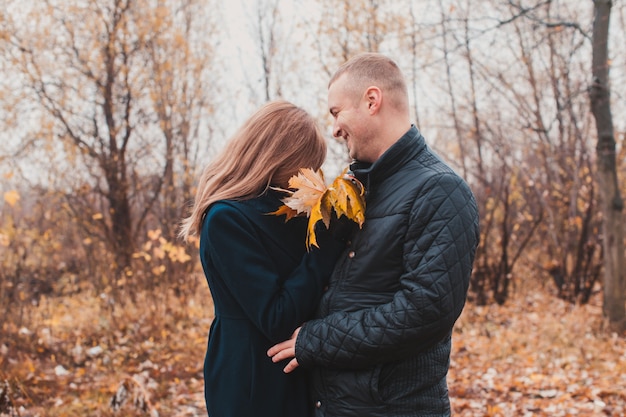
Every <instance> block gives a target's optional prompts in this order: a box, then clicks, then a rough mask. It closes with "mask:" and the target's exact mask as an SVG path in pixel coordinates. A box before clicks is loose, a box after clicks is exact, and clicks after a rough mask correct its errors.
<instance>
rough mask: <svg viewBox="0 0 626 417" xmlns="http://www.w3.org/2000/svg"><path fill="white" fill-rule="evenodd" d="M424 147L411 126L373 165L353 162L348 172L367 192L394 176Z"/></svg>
mask: <svg viewBox="0 0 626 417" xmlns="http://www.w3.org/2000/svg"><path fill="white" fill-rule="evenodd" d="M425 147H426V141H425V140H424V137H423V136H422V134H421V133H420V132H419V130H418V129H417V127H415V126H414V125H411V128H410V129H409V130H408V131H407V132H406V133H405V134H404V135H402V137H401V138H400V139H398V140H397V141H396V143H394V144H393V145H392V146H391V147H390V148H389V149H387V151H385V153H383V154H382V155H381V156H380V158H378V159H377V160H376V161H375V162H374V163H365V162H359V161H354V162H353V163H352V164H351V165H350V170H351V171H352V173H353V174H354V176H355V177H356V178H357V179H358V180H359V181H361V182H362V183H363V184H364V185H365V189H366V190H367V189H368V188H369V186H370V185H372V184H376V183H379V182H381V181H382V180H384V179H385V178H388V177H389V176H391V175H393V174H395V173H396V172H397V171H398V170H400V169H401V168H402V167H403V166H404V165H405V164H406V163H407V162H408V161H410V160H412V159H414V158H415V156H416V155H417V154H418V153H420V152H421V151H422V149H424V148H425Z"/></svg>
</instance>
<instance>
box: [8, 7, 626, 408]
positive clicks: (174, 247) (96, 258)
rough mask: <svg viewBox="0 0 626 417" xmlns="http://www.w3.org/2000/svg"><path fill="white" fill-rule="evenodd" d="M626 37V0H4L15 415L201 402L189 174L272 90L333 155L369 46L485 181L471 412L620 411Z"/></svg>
mask: <svg viewBox="0 0 626 417" xmlns="http://www.w3.org/2000/svg"><path fill="white" fill-rule="evenodd" d="M611 6H612V7H611ZM609 13H610V18H609ZM609 19H610V20H609ZM609 22H610V24H608V23H609ZM603 37H605V40H604V41H603V39H604V38H603ZM624 39H626V4H625V3H624V2H623V1H620V0H615V1H613V2H612V4H611V2H610V1H608V0H595V1H592V0H472V1H470V0H457V1H454V0H332V1H331V0H309V1H305V0H251V1H244V0H232V1H228V2H223V1H218V0H182V1H177V0H41V1H32V0H30V1H23V0H0V178H2V182H1V186H0V196H1V197H2V198H0V416H2V417H5V416H24V417H26V416H32V417H34V416H103V417H109V416H118V415H119V416H152V417H155V416H181V417H182V416H202V415H206V410H205V408H204V403H203V392H202V390H203V382H202V361H203V355H204V349H205V346H206V336H207V332H208V329H209V326H210V324H211V316H212V313H213V311H212V301H211V296H210V293H209V291H208V288H207V285H206V282H205V281H204V277H203V275H202V272H201V270H200V268H199V262H198V257H197V242H191V244H188V245H186V244H183V242H181V241H180V240H179V239H178V238H177V236H176V235H177V227H178V223H179V221H180V219H181V217H182V216H184V214H185V213H186V209H187V207H188V205H189V202H190V201H191V200H192V198H193V195H194V190H195V188H194V187H195V185H196V179H197V177H198V175H199V173H200V171H201V170H202V168H203V166H205V165H206V164H207V163H210V161H211V158H212V156H213V155H215V152H217V151H219V150H220V148H221V146H222V145H223V144H224V142H225V141H226V140H227V139H228V138H229V136H230V135H231V134H232V133H233V132H234V131H235V129H236V128H237V127H238V126H239V125H240V124H241V123H242V122H243V121H244V120H245V118H246V117H247V116H248V115H249V114H250V113H251V112H252V111H253V110H254V109H256V108H257V107H259V106H260V105H261V104H262V103H264V102H266V101H267V100H271V99H275V98H284V99H287V100H290V101H293V102H294V103H296V104H298V105H300V106H302V107H304V108H305V109H307V110H308V111H310V112H311V113H312V114H314V115H315V116H316V118H317V119H318V121H319V123H320V125H321V126H323V127H324V131H325V132H326V134H327V136H328V141H329V147H330V149H329V155H328V161H327V163H326V164H325V166H324V170H325V172H326V173H327V178H331V177H333V174H336V173H339V172H340V170H341V169H342V168H343V167H345V165H347V163H348V162H349V161H347V159H346V157H347V156H346V152H345V149H344V147H343V144H341V143H340V142H338V141H336V140H335V139H333V138H332V135H331V132H330V122H331V120H330V118H329V117H328V114H327V113H328V112H327V108H326V86H327V82H328V79H329V77H330V75H331V74H332V73H333V71H334V70H335V69H336V67H337V66H338V65H339V64H341V63H342V62H344V61H345V60H346V59H347V58H348V57H350V56H352V55H353V54H356V53H358V52H362V51H378V52H382V53H385V54H387V55H389V56H391V57H392V58H394V59H395V60H396V61H397V62H398V63H399V65H400V66H401V68H402V69H403V71H404V73H405V74H406V77H407V81H408V84H409V86H410V91H409V94H410V100H411V105H412V114H413V118H414V122H415V124H416V125H417V126H418V127H419V128H420V130H421V131H422V133H423V134H424V136H425V137H426V140H427V142H428V144H429V145H430V146H431V147H432V148H434V149H435V150H436V151H437V152H438V153H439V154H440V155H441V156H442V157H443V158H444V159H445V160H446V161H447V162H449V163H450V164H451V165H452V166H453V167H454V168H455V169H456V170H457V172H459V174H461V175H462V176H463V177H464V178H465V179H466V180H467V181H468V183H469V184H470V186H471V187H472V189H473V190H474V193H475V194H476V197H477V200H478V203H479V207H480V214H481V244H480V247H479V250H478V253H477V256H476V262H475V268H474V273H473V276H472V282H471V288H470V294H469V298H468V304H467V306H466V308H465V311H464V313H463V315H462V316H461V318H460V320H459V322H458V323H457V326H456V328H455V331H454V337H453V340H454V342H453V343H454V346H453V354H452V361H451V369H450V375H449V388H450V394H451V399H452V404H453V410H454V415H459V416H514V415H520V416H531V415H545V416H571V415H580V416H587V415H588V416H601V415H610V416H621V415H624V413H626V341H625V333H623V332H622V330H621V329H622V327H620V320H622V322H621V323H622V324H623V323H626V321H623V319H624V316H623V315H624V304H625V303H624V300H625V297H626V284H624V274H625V273H626V272H625V271H624V268H623V266H624V263H623V257H624V245H623V243H624V241H623V231H622V226H621V211H622V206H623V202H622V200H621V195H623V194H624V192H625V191H626V185H624V184H625V181H624V177H625V175H626V166H625V165H624V158H625V156H626V148H625V147H624V140H625V139H626V118H625V117H624V115H625V114H626V43H624ZM609 70H610V71H609ZM607 225H608V226H607Z"/></svg>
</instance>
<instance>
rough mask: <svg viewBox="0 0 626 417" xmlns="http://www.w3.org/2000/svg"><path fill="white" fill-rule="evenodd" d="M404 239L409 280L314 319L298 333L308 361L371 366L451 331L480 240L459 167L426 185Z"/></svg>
mask: <svg viewBox="0 0 626 417" xmlns="http://www.w3.org/2000/svg"><path fill="white" fill-rule="evenodd" d="M414 201H415V202H414V204H413V207H412V210H411V214H410V219H409V225H408V229H407V235H406V240H405V243H404V255H403V263H404V270H403V272H402V273H401V274H400V276H394V277H389V279H398V280H399V281H400V284H401V288H400V290H399V291H397V292H396V293H395V294H394V296H393V299H392V300H391V301H390V302H388V303H386V304H382V305H378V306H374V307H371V308H367V309H363V310H358V311H353V312H336V313H332V314H331V315H329V316H327V317H324V318H321V319H318V320H312V321H309V322H307V323H306V324H305V325H304V326H303V327H302V329H301V330H300V332H299V334H298V338H297V340H296V358H297V359H298V362H299V364H300V365H301V366H304V367H314V366H322V367H331V368H345V369H359V368H365V367H369V366H372V365H375V364H377V363H384V362H389V361H393V360H399V359H403V358H406V357H408V356H412V355H414V354H415V353H417V352H419V351H421V350H424V349H427V348H429V347H430V346H432V345H434V344H435V343H437V342H439V341H440V340H442V339H443V338H444V337H446V336H447V335H448V334H449V333H450V331H451V330H452V327H453V325H454V323H455V321H456V319H457V318H458V317H459V315H460V314H461V311H462V309H463V306H464V304H465V299H466V294H467V289H468V286H469V278H470V275H471V270H472V263H473V259H474V254H475V250H476V246H477V243H478V210H477V207H476V203H475V200H474V197H473V195H472V193H471V191H470V190H469V187H468V186H467V184H466V183H465V182H464V181H463V180H461V179H460V178H458V177H456V176H455V175H452V174H442V175H437V176H434V177H432V178H431V179H430V180H428V181H427V182H426V184H425V186H424V187H423V188H422V189H421V190H420V191H419V195H418V196H417V197H416V199H415V200H414Z"/></svg>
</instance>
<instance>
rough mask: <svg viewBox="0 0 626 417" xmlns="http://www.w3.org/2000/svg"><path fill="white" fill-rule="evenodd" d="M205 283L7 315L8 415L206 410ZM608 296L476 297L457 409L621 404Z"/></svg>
mask: <svg viewBox="0 0 626 417" xmlns="http://www.w3.org/2000/svg"><path fill="white" fill-rule="evenodd" d="M199 282H200V284H199V289H198V291H196V292H195V293H194V294H193V295H190V296H187V297H180V296H175V295H174V294H171V293H167V294H149V295H142V296H137V297H136V299H135V300H134V301H133V302H131V301H130V300H129V301H127V302H126V303H124V305H119V304H113V303H112V302H111V301H110V300H109V299H107V297H104V296H98V297H93V296H91V297H90V296H88V295H87V294H74V295H71V296H66V297H63V298H48V299H42V300H40V303H39V305H38V306H33V307H31V308H28V309H23V310H21V311H16V312H15V314H20V315H21V316H20V319H21V320H20V321H21V323H22V325H19V326H15V325H13V324H11V323H4V324H2V326H3V327H2V335H3V340H0V416H2V417H6V416H11V417H13V416H21V417H35V416H51V417H57V416H102V417H108V416H151V417H156V416H161V417H163V416H171V417H186V416H189V417H191V416H206V410H205V408H204V403H203V393H202V391H203V382H202V360H203V356H204V350H205V346H206V334H207V332H208V329H209V326H210V323H211V313H212V304H211V301H210V295H209V293H208V290H207V289H206V288H205V287H204V286H205V284H204V283H203V282H201V280H199ZM600 305H601V304H600V299H599V296H596V297H595V298H594V299H593V300H592V302H591V303H590V304H588V305H584V306H572V305H570V304H567V303H565V302H562V301H560V300H558V299H556V298H554V297H553V296H551V295H549V294H547V291H546V290H545V289H543V288H540V289H537V290H534V291H521V292H520V294H518V295H516V296H515V297H514V298H513V299H511V300H510V301H509V302H508V303H507V304H506V305H504V306H498V305H490V306H477V305H473V304H472V303H469V304H468V305H467V307H466V309H465V311H464V313H463V315H462V317H461V319H460V320H459V322H458V324H457V326H456V329H455V332H454V339H453V340H454V341H453V349H454V350H453V356H452V362H451V369H450V376H449V386H450V394H451V398H452V405H453V411H454V412H453V415H458V416H603V415H605V416H622V415H625V414H626V389H625V387H626V338H625V337H624V336H619V335H616V334H614V333H611V332H609V331H608V330H607V329H606V328H605V326H604V321H603V319H602V312H601V307H600Z"/></svg>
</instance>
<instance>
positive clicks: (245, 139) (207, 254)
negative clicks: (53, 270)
mask: <svg viewBox="0 0 626 417" xmlns="http://www.w3.org/2000/svg"><path fill="white" fill-rule="evenodd" d="M325 156H326V143H325V141H324V138H323V137H322V136H321V134H320V131H319V129H318V127H317V125H316V123H315V121H314V120H313V118H312V117H311V116H310V115H309V114H308V113H307V112H305V111H304V110H302V109H300V108H298V107H296V106H294V105H293V104H291V103H288V102H285V101H276V102H272V103H269V104H266V105H265V106H263V107H262V108H261V109H260V110H258V111H257V112H256V113H255V114H254V115H253V116H252V117H251V118H250V119H249V120H248V121H247V122H246V123H245V124H244V125H243V126H242V127H241V129H240V130H239V131H238V132H237V133H236V134H235V136H234V137H233V138H232V139H231V141H230V143H229V144H228V145H227V146H226V148H225V149H224V151H223V152H222V153H221V154H220V155H219V156H218V157H217V159H216V160H215V161H214V162H213V163H212V164H210V165H209V166H208V167H207V168H206V169H205V171H204V173H203V174H202V176H201V178H200V181H199V185H198V191H197V194H196V200H195V203H194V206H193V209H192V213H191V215H190V217H189V218H187V219H185V220H184V223H183V228H182V231H181V235H182V236H183V237H184V238H188V237H189V236H190V235H191V234H199V236H200V260H201V262H202V267H203V269H204V273H205V275H206V278H207V281H208V284H209V288H210V290H211V294H212V296H213V302H214V305H215V319H214V320H213V323H212V325H211V331H210V334H209V342H208V348H207V353H206V358H205V362H204V380H205V400H206V405H207V411H208V413H209V415H210V416H211V417H246V416H255V417H258V416H267V417H281V416H284V417H300V416H307V415H309V414H310V411H309V410H311V409H312V407H309V406H308V400H307V398H308V392H307V381H306V375H305V374H304V371H300V373H294V374H293V375H291V374H285V373H283V367H284V365H285V364H284V363H283V364H280V363H276V364H275V363H272V361H271V360H270V359H269V358H268V357H267V354H266V352H267V350H268V349H269V348H270V347H271V346H272V345H274V344H276V343H278V342H280V341H282V340H284V339H286V338H288V337H289V336H291V334H292V333H293V331H294V330H295V329H296V328H297V327H298V326H299V325H300V324H302V323H303V322H304V321H305V320H307V319H308V318H309V317H310V315H311V314H312V313H313V312H314V310H315V308H316V306H317V303H318V301H319V298H320V297H321V295H322V292H323V288H324V287H325V285H326V281H327V278H328V276H329V275H330V272H331V270H332V268H333V265H334V263H335V260H336V259H337V256H338V255H339V253H340V251H341V250H342V249H343V244H341V243H340V242H339V241H336V240H334V239H333V238H332V237H331V236H330V235H329V234H328V233H326V234H325V235H324V234H323V233H324V231H323V230H320V233H322V235H318V242H319V246H320V248H321V249H317V248H312V249H311V251H310V252H307V251H306V248H305V238H306V226H307V219H305V218H294V219H292V220H290V221H289V222H285V218H284V217H281V216H275V215H271V214H269V213H272V212H274V211H276V210H277V209H278V207H279V206H280V205H281V204H282V203H281V201H280V198H281V197H284V196H283V195H281V194H280V193H279V192H278V191H275V190H273V189H272V187H280V188H285V189H286V188H287V187H288V182H289V178H291V176H293V175H295V174H297V172H298V170H299V169H300V168H305V167H306V168H313V169H315V170H317V169H318V168H319V167H320V166H321V164H322V162H323V160H324V158H325ZM322 229H323V228H322ZM320 238H321V239H323V241H322V242H320V241H319V239H320Z"/></svg>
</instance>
